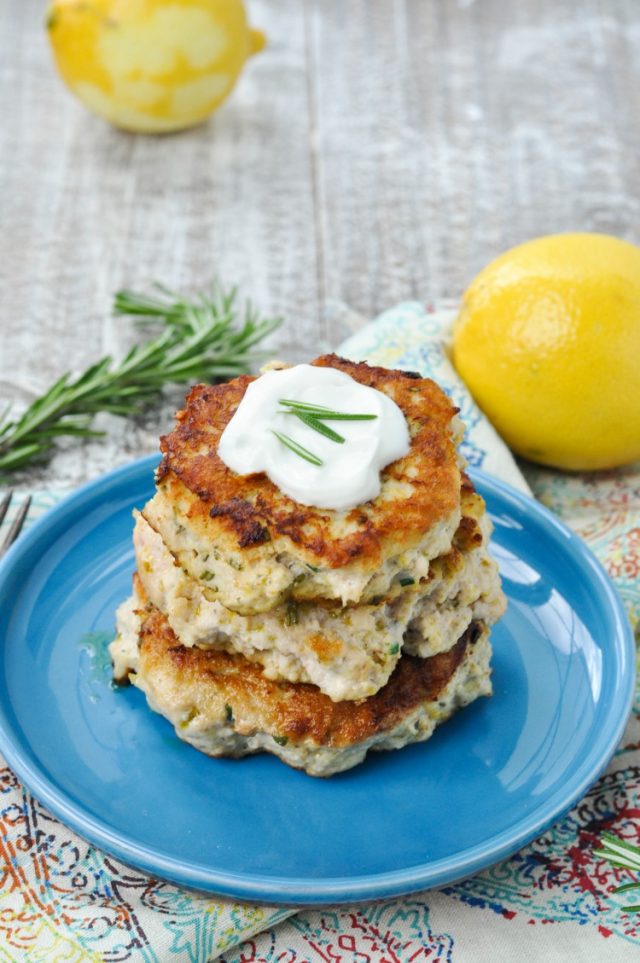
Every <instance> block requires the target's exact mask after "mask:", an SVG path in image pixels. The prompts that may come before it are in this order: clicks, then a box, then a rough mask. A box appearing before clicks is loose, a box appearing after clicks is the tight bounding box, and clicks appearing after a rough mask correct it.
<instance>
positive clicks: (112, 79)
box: [47, 0, 265, 133]
mask: <svg viewBox="0 0 640 963" xmlns="http://www.w3.org/2000/svg"><path fill="white" fill-rule="evenodd" d="M47 29H48V33H49V39H50V41H51V46H52V48H53V53H54V57H55V61H56V64H57V66H58V70H59V71H60V73H61V75H62V77H63V78H64V80H65V81H66V82H67V84H68V85H69V87H70V88H71V90H72V91H73V92H74V93H75V94H76V95H77V96H78V97H79V98H80V100H81V101H82V102H83V103H84V104H85V105H86V106H87V107H88V108H89V109H90V110H92V111H93V112H94V113H96V114H99V115H100V116H101V117H104V118H106V119H107V120H109V121H111V123H112V124H115V125H116V126H117V127H122V128H124V129H125V130H132V131H138V132H142V133H160V132H163V131H172V130H181V129H182V128H184V127H191V126H192V125H193V124H197V123H199V122H200V121H201V120H204V118H205V117H207V116H208V115H209V114H210V113H211V111H212V110H215V108H216V107H217V106H218V105H219V104H221V103H222V101H223V100H224V99H225V97H227V96H228V94H229V93H230V91H231V89H232V87H233V86H234V84H235V82H236V80H237V79H238V75H239V74H240V71H241V70H242V66H243V64H244V62H245V60H246V59H247V57H249V55H250V54H252V53H255V52H256V51H258V50H261V49H262V47H263V46H264V42H265V39H264V34H262V33H261V32H260V31H257V30H252V29H251V28H250V27H249V26H248V25H247V18H246V14H245V10H244V6H243V4H242V0H53V3H51V5H50V6H49V10H48V15H47Z"/></svg>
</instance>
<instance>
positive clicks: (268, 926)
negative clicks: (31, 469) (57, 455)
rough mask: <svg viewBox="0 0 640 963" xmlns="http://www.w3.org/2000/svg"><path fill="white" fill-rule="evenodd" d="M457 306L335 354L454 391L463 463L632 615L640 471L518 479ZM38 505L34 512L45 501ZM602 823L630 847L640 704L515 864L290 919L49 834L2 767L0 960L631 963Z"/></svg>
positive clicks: (639, 765)
mask: <svg viewBox="0 0 640 963" xmlns="http://www.w3.org/2000/svg"><path fill="white" fill-rule="evenodd" d="M454 314H455V307H454V305H452V304H447V303H440V304H438V305H437V306H429V307H427V308H425V306H424V305H422V304H419V303H414V302H409V303H406V304H401V305H398V306H397V307H395V308H393V309H392V310H390V311H387V312H386V313H385V314H383V315H381V316H380V317H379V318H378V319H377V320H376V321H374V322H373V323H371V324H369V325H366V326H365V327H364V328H362V330H360V331H358V332H357V333H356V334H355V335H354V336H353V337H352V338H350V339H349V340H348V341H347V342H346V343H345V344H344V345H342V347H341V348H340V349H339V350H340V352H341V353H342V354H346V355H348V356H350V357H352V358H357V359H359V360H361V359H367V360H370V361H371V362H372V363H376V364H383V365H386V366H389V367H399V368H404V369H408V370H415V371H420V372H422V373H424V374H428V375H430V376H432V377H434V378H435V379H436V380H437V381H438V382H439V383H440V384H441V385H442V386H443V387H444V388H445V389H446V390H447V391H448V392H449V393H450V395H451V396H452V397H453V399H454V401H455V403H456V404H457V405H458V406H459V407H460V409H461V416H462V418H463V419H464V421H465V423H466V425H467V437H466V440H465V443H464V454H465V456H466V458H467V459H468V461H469V462H470V464H471V465H473V466H477V467H482V468H483V469H484V470H485V471H488V472H489V473H491V474H493V475H496V476H498V477H500V478H503V479H504V480H506V481H508V482H509V483H510V484H512V485H514V486H515V487H517V488H520V489H521V490H523V491H526V492H529V491H533V493H534V494H535V496H536V497H538V498H539V499H540V500H541V501H543V502H544V503H545V504H546V505H547V506H548V507H549V508H551V509H552V510H553V511H555V512H556V513H557V514H558V515H560V516H561V517H562V518H563V519H564V520H565V521H566V522H567V523H568V524H569V525H571V526H572V527H573V528H574V529H575V530H576V531H577V532H578V533H579V534H580V535H581V536H582V537H583V538H584V539H585V540H586V541H587V542H588V543H589V545H590V547H591V548H592V550H593V551H594V552H595V554H596V555H597V556H598V557H599V558H600V560H601V561H602V562H603V564H604V565H605V567H606V568H607V570H608V571H609V573H610V575H611V576H612V577H613V578H614V579H615V581H616V583H617V586H618V589H619V591H620V593H621V595H622V598H623V600H624V603H625V606H626V608H627V610H628V612H629V615H630V617H631V620H632V622H633V623H634V624H635V625H637V624H638V621H639V620H640V584H639V581H638V575H640V468H639V466H635V468H634V467H631V468H628V469H624V470H619V471H616V472H607V473H599V474H597V475H594V474H591V475H584V476H580V475H572V476H567V475H563V474H560V473H558V472H553V471H549V470H544V469H537V468H536V469H533V468H531V467H530V466H527V467H526V468H525V467H524V466H522V467H518V465H517V464H516V462H515V461H514V459H513V458H512V456H511V454H510V453H509V451H508V450H507V448H506V447H505V446H504V444H503V442H502V441H501V440H500V438H499V437H498V436H497V435H496V433H495V432H494V431H493V429H492V428H491V426H490V425H489V424H488V423H487V421H486V420H485V419H484V418H483V416H482V414H481V412H480V411H479V410H478V408H477V407H476V406H475V404H474V403H473V400H472V399H471V397H470V396H469V394H468V392H467V391H466V390H465V388H464V386H463V385H462V384H461V383H460V381H459V379H458V378H457V377H456V374H455V372H454V370H453V368H452V366H451V364H450V362H449V358H448V354H447V345H448V337H449V332H450V327H451V321H452V318H453V316H454ZM58 497H59V496H58V495H56V494H55V493H53V492H40V493H37V495H36V498H35V499H34V506H33V509H32V513H31V517H35V515H37V514H39V513H41V512H42V511H44V510H46V509H47V508H49V507H50V506H51V505H53V504H54V503H55V501H56V500H57V498H58ZM605 829H610V830H612V831H614V832H616V833H618V834H620V835H622V836H624V837H625V838H627V839H629V840H630V841H632V842H636V843H638V842H640V700H638V699H636V706H635V710H634V713H633V715H632V717H631V719H630V721H629V724H628V726H627V729H626V732H625V735H624V739H623V741H622V744H621V746H620V748H619V749H618V751H617V753H616V755H615V757H614V759H613V761H612V762H611V764H610V766H609V767H608V769H607V771H606V773H605V774H604V775H603V776H602V778H601V779H600V780H599V781H598V783H597V784H596V785H595V786H594V787H593V788H592V789H591V790H590V791H589V793H588V794H587V796H586V797H585V798H584V799H583V800H582V801H581V802H580V803H579V804H578V805H576V806H575V807H574V808H573V809H572V810H571V812H570V813H568V815H567V816H565V817H564V819H562V820H561V821H559V822H558V823H557V824H556V825H555V826H554V827H552V829H550V830H548V831H547V832H546V833H545V834H544V835H543V836H542V837H540V838H539V839H537V840H536V841H535V842H534V843H532V844H531V845H529V846H527V847H526V848H525V849H523V850H521V851H520V852H519V853H517V854H516V855H515V856H512V857H511V858H510V859H508V860H505V861H504V862H502V863H499V864H498V865H496V866H494V867H492V868H491V869H489V870H486V871H485V872H483V873H479V874H478V875H476V876H474V877H473V878H471V879H468V880H465V881H464V882H462V883H458V884H457V885H455V886H449V887H445V888H444V889H441V890H437V891H431V892H427V893H421V894H418V895H416V896H411V897H407V898H404V899H398V900H395V901H393V902H387V903H382V904H381V903H373V904H369V905H365V906H358V907H336V908H333V909H331V910H313V911H304V912H298V913H294V911H292V910H286V909H284V910H279V909H277V908H274V907H268V906H248V905H242V904H238V903H234V902H231V901H228V900H222V899H211V898H208V897H206V896H201V895H197V894H194V893H191V892H187V891H185V890H183V889H181V888H179V887H177V886H173V885H171V884H169V883H161V882H158V881H156V880H153V879H150V878H149V877H147V876H145V875H144V874H142V873H139V872H138V871H136V870H132V869H129V868H128V867H126V866H124V865H123V864H122V863H120V862H119V861H118V860H115V859H111V858H110V857H108V856H106V855H105V854H103V853H101V852H99V851H97V850H96V849H94V848H93V847H92V846H90V845H89V844H88V843H86V842H84V841H83V840H81V839H80V838H79V837H77V836H76V835H75V834H74V833H72V832H71V831H70V830H68V829H67V828H66V827H64V826H63V825H62V824H61V823H59V822H58V821H57V820H56V819H55V818H54V817H53V816H52V815H51V814H50V813H48V812H47V811H46V810H45V809H44V808H43V807H42V806H41V805H40V804H39V803H38V802H37V800H35V799H34V798H33V797H32V796H31V795H30V794H29V793H28V792H27V791H26V790H25V789H24V788H23V787H22V786H21V785H20V783H19V782H18V780H17V779H16V777H15V776H14V775H13V773H12V772H11V770H10V769H9V768H8V767H7V766H6V765H4V764H3V763H2V760H1V759H0V846H1V848H2V852H1V871H2V876H1V878H0V963H6V961H14V960H15V961H23V960H24V961H34V963H35V961H43V963H45V961H46V963H50V961H51V963H55V961H63V960H64V961H73V963H75V961H78V963H79V961H84V960H91V961H96V963H97V961H110V963H121V961H123V963H124V961H131V963H142V961H145V963H164V961H176V963H183V961H184V963H208V961H212V960H214V959H217V958H219V959H220V960H221V961H224V963H316V961H317V963H419V961H422V960H429V961H433V960H447V961H454V963H481V961H484V960H513V959H518V960H519V961H521V963H526V961H532V963H533V961H535V963H538V961H541V960H544V961H547V960H549V961H552V963H554V961H558V963H560V961H563V963H564V961H565V960H566V959H567V958H571V959H572V960H573V961H578V963H581V961H585V963H586V961H589V963H590V961H598V963H601V961H602V963H607V961H611V963H614V961H615V963H625V961H627V960H629V961H631V960H635V961H637V959H638V944H639V943H640V914H633V915H628V914H625V912H624V905H625V903H628V902H629V900H628V898H626V897H625V896H616V895H615V894H613V892H612V891H613V889H614V888H615V886H616V885H618V884H619V883H620V882H622V881H625V882H626V881H627V880H628V876H627V874H626V873H625V872H624V871H620V870H614V869H612V868H611V867H610V866H609V865H608V864H605V863H603V862H602V861H598V860H595V859H594V857H593V855H592V848H593V846H594V844H595V842H596V841H597V839H598V838H599V836H600V834H601V833H602V831H603V830H605Z"/></svg>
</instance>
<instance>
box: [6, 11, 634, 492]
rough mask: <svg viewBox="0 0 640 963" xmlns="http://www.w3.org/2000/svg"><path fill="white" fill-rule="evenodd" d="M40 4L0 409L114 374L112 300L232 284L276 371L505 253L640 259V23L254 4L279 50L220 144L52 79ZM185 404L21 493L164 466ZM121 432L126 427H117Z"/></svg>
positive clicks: (20, 51)
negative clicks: (281, 361)
mask: <svg viewBox="0 0 640 963" xmlns="http://www.w3.org/2000/svg"><path fill="white" fill-rule="evenodd" d="M43 6H44V5H43V3H42V2H41V0H0V77H1V78H2V80H1V83H0V117H1V118H2V123H1V124H0V184H1V188H2V190H1V193H0V204H1V208H2V228H3V230H2V235H1V237H0V245H1V249H0V277H1V281H2V287H1V301H0V312H1V314H0V397H4V398H7V399H15V400H16V401H18V402H24V401H26V400H29V399H30V398H31V397H33V395H34V393H37V392H39V391H41V390H42V389H43V388H45V387H46V386H47V385H48V384H50V383H51V381H52V380H53V379H54V378H55V377H57V376H58V375H59V374H60V373H62V372H63V371H65V370H67V369H75V370H80V369H81V368H82V367H83V366H85V365H86V364H87V363H88V362H89V361H91V360H95V359H96V358H97V357H98V356H100V355H102V354H104V353H105V352H113V353H116V354H117V353H119V352H121V351H122V350H123V349H124V347H125V346H126V344H127V343H129V341H130V339H131V337H132V326H131V325H130V324H129V323H128V322H127V321H123V320H119V319H114V318H112V317H111V316H110V304H111V298H112V295H113V292H114V291H115V290H116V289H117V288H119V287H121V286H123V285H127V286H129V287H144V286H145V285H147V284H148V282H150V281H151V280H153V279H156V278H157V279H161V280H162V281H164V282H165V283H167V284H169V285H173V286H177V287H184V288H187V289H188V288H189V287H192V286H197V285H198V284H201V283H203V282H205V281H207V280H208V279H210V278H211V277H212V275H214V274H216V273H217V274H219V275H220V276H221V277H222V278H223V279H224V280H226V281H227V282H229V283H238V284H239V285H240V286H241V289H242V291H243V292H244V293H246V294H247V295H251V296H252V297H253V298H254V300H255V301H256V302H257V303H258V304H259V305H260V307H261V308H262V309H264V311H269V312H278V313H282V314H283V315H284V316H285V318H286V323H285V324H284V326H283V328H282V329H281V331H280V332H279V334H278V335H276V336H275V338H274V346H273V347H274V353H276V354H278V355H280V356H286V357H287V358H289V359H291V360H302V359H306V358H309V357H310V356H313V355H315V354H316V353H318V351H321V350H325V349H327V348H329V347H332V346H334V345H336V344H338V343H339V342H340V340H341V339H342V338H343V337H344V336H345V334H346V333H347V331H346V329H345V326H344V323H343V322H341V321H340V316H339V315H336V314H335V313H332V312H327V310H326V307H327V303H328V302H329V301H330V300H332V299H341V300H344V301H346V302H348V303H349V304H350V305H351V306H352V307H353V308H354V309H355V310H356V311H357V312H359V313H360V314H362V315H363V316H366V317H369V316H373V315H375V314H376V313H377V312H378V311H380V310H382V309H383V308H385V307H388V306H389V305H391V304H392V303H394V302H396V301H398V300H401V299H405V298H407V297H418V298H424V299H427V298H432V297H439V296H457V295H458V294H459V293H460V292H461V291H462V289H463V288H464V286H465V285H466V284H467V283H468V282H469V280H470V279H471V278H472V277H473V275H474V274H475V273H476V272H477V271H478V270H479V269H480V268H481V267H482V266H483V265H484V264H485V263H486V262H487V261H489V260H490V259H491V258H493V257H494V256H495V255H496V254H498V253H499V252H500V251H502V250H503V249H505V248H507V247H510V246H511V245H513V244H516V243H518V242H519V241H522V240H525V239H527V238H529V237H532V236H535V235H539V234H545V233H550V232H555V231H564V230H575V229H579V230H595V231H605V232H610V233H614V234H618V235H620V236H621V237H625V238H628V239H630V240H635V241H639V240H640V227H639V225H640V160H639V158H640V4H639V3H638V2H637V0H611V2H608V3H603V2H598V0H584V2H582V3H580V4H578V3H576V2H575V0H535V2H534V0H520V2H518V3H512V4H509V3H505V2H504V0H475V2H474V0H458V2H455V0H308V2H304V0H255V2H251V3H250V11H251V18H252V20H253V22H254V23H255V25H256V26H261V27H264V29H265V30H266V31H267V33H268V36H269V46H268V47H267V49H266V50H265V51H264V52H263V53H262V54H260V55H259V56H258V57H256V58H255V59H254V60H252V61H251V62H250V63H249V64H248V66H247V68H246V70H245V73H244V75H243V76H242V78H241V81H240V83H239V85H238V87H237V88H236V90H235V92H234V94H233V96H232V98H231V99H230V100H229V101H228V102H227V103H226V104H225V105H224V107H223V108H222V109H221V110H220V111H219V112H218V113H217V114H216V115H215V116H214V117H213V118H212V119H211V120H210V121H209V122H208V123H207V124H205V125H203V126H201V127H199V128H197V129H194V130H192V131H189V132H186V133H182V134H178V135H172V136H166V137H143V136H132V135H128V134H124V133H121V132H118V131H116V130H113V129H111V128H110V127H109V126H107V125H106V124H105V123H103V122H102V121H101V120H99V119H97V118H94V117H93V116H91V115H90V114H89V113H87V112H86V110H85V109H84V108H83V107H82V106H81V105H80V104H78V103H77V102H76V101H75V100H74V99H73V98H72V97H71V95H70V94H69V93H68V92H67V90H66V89H65V88H64V87H63V85H62V83H61V82H60V81H59V79H58V77H57V75H56V74H55V72H54V69H53V66H52V62H51V58H50V55H49V51H48V48H47V40H46V36H45V32H44V29H43V26H42V20H43ZM174 402H175V398H173V399H169V401H168V402H167V405H165V406H164V407H163V408H162V410H161V411H158V412H156V413H153V414H149V415H148V416H147V417H145V418H142V419H140V420H139V421H138V422H137V423H136V424H135V425H131V424H122V423H118V424H116V425H114V424H112V423H110V424H109V427H110V429H111V436H110V438H111V440H110V442H109V443H108V444H99V443H97V444H86V445H81V446H77V445H76V446H73V447H72V448H71V449H70V450H69V451H67V452H63V453H62V454H60V455H59V456H57V457H56V458H55V459H54V460H53V462H51V463H50V464H49V466H47V467H46V468H38V469H34V470H31V471H29V472H28V473H25V474H24V475H23V476H21V479H20V482H21V484H22V486H23V487H25V488H29V487H35V486H43V485H73V484H77V483H78V482H80V481H83V480H84V479H86V478H88V477H92V476H94V475H96V474H98V473H99V472H101V471H103V470H105V469H107V468H109V467H112V466H113V465H114V464H117V463H120V462H123V461H126V460H128V459H130V458H131V457H133V456H134V455H137V454H140V453H142V452H144V451H152V450H154V448H155V447H156V438H157V434H158V432H159V430H160V429H161V428H162V427H166V426H167V424H168V419H169V414H170V410H171V407H172V405H173V404H174ZM114 421H115V420H114Z"/></svg>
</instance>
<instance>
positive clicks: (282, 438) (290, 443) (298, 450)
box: [271, 428, 324, 465]
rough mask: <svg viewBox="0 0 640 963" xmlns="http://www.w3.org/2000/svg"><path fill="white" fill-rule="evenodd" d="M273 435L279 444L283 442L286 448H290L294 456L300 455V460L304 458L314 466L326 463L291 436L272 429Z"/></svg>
mask: <svg viewBox="0 0 640 963" xmlns="http://www.w3.org/2000/svg"><path fill="white" fill-rule="evenodd" d="M271 431H272V433H273V434H274V435H275V436H276V438H277V439H278V441H279V442H281V443H282V444H283V445H284V446H285V448H288V449H289V450H290V451H292V452H294V454H296V455H299V456H300V458H304V460H305V461H308V462H310V463H311V464H312V465H322V464H324V462H323V461H322V459H321V458H318V456H317V455H314V454H313V452H312V451H309V449H308V448H304V447H303V446H302V445H299V444H298V442H297V441H294V440H293V438H290V437H289V435H283V434H282V432H280V431H276V430H275V428H272V429H271Z"/></svg>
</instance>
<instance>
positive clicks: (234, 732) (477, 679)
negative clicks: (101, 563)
mask: <svg viewBox="0 0 640 963" xmlns="http://www.w3.org/2000/svg"><path fill="white" fill-rule="evenodd" d="M138 605H139V606H143V607H142V608H138V610H137V620H138V621H137V634H138V638H137V639H136V640H135V642H134V643H133V646H131V638H130V639H129V644H130V649H131V651H132V652H133V649H134V648H137V652H136V654H135V656H134V658H135V661H136V668H135V672H134V673H132V675H131V681H132V682H133V683H134V685H136V686H137V687H138V688H140V689H141V690H142V691H143V692H144V693H145V695H146V698H147V701H148V703H149V706H150V707H151V708H152V709H153V710H154V711H156V712H158V713H160V714H161V715H163V716H164V717H165V718H167V719H168V720H169V722H171V723H172V724H173V725H174V727H175V730H176V733H177V735H178V736H179V737H180V738H181V739H184V740H185V741H187V742H190V743H191V744H192V745H194V746H195V747H196V748H198V749H200V750H201V751H204V752H206V753H208V754H209V755H214V756H216V755H218V756H224V755H232V756H239V755H246V754H251V753H254V752H261V751H267V752H272V753H275V754H276V755H278V756H280V757H281V758H283V759H284V761H286V762H287V763H288V764H289V765H293V766H295V767H297V768H302V769H305V770H306V771H307V772H309V773H310V774H311V775H331V774H333V773H335V772H339V771H341V770H343V769H346V768H350V767H351V766H353V765H356V764H357V763H358V762H360V761H362V759H363V758H364V756H365V755H366V753H367V752H368V751H369V749H392V748H400V747H401V746H403V745H406V744H408V743H409V742H417V741H424V740H425V739H427V738H429V736H430V735H431V734H432V732H433V730H434V728H435V726H436V725H437V724H438V723H440V722H442V721H444V720H445V719H447V718H449V717H450V715H451V714H452V713H453V712H454V711H455V710H456V709H457V708H459V707H461V706H463V705H466V704H468V703H469V702H471V701H473V700H474V699H475V698H477V697H478V696H480V695H488V694H490V692H491V684H490V670H489V658H490V646H489V642H488V633H487V629H486V627H485V626H483V625H482V624H481V623H473V625H472V626H470V627H469V628H468V629H467V631H466V632H465V633H464V634H463V636H462V637H461V638H460V639H459V640H458V641H457V642H456V643H455V644H454V645H453V646H452V647H451V648H450V649H449V650H448V651H447V652H444V653H441V654H439V655H437V656H434V657H432V658H430V659H420V658H414V657H411V656H405V657H404V658H403V659H401V660H400V662H399V663H398V665H397V666H396V669H395V671H394V673H393V675H392V676H391V678H390V680H389V682H388V683H387V685H386V686H384V687H383V688H382V689H381V690H380V691H379V692H378V693H376V695H374V696H371V697H370V698H368V699H363V700H358V701H357V702H342V703H335V702H332V701H331V700H330V699H329V698H328V697H327V696H325V695H323V694H322V693H321V692H319V690H318V689H317V688H316V687H315V686H311V685H306V684H294V683H290V682H282V681H273V680H269V679H267V678H266V677H265V675H264V673H263V672H262V671H261V669H260V668H259V667H258V666H256V665H255V664H253V663H250V662H248V661H247V660H246V659H244V657H243V656H240V655H231V654H229V653H226V652H219V651H216V650H203V649H198V648H190V649H189V648H186V647H185V646H182V645H180V644H179V642H178V640H177V639H176V637H175V635H174V633H173V632H172V630H171V628H170V626H169V624H168V622H167V620H166V618H165V617H164V616H163V615H162V614H161V613H160V612H158V611H157V610H156V609H154V608H153V606H151V605H150V604H149V603H148V602H145V600H144V596H143V593H142V598H139V599H138ZM130 612H131V609H129V614H128V615H127V618H126V629H125V631H128V632H129V633H131V632H132V621H131V618H130ZM135 632H136V627H135V626H134V627H133V633H134V634H135ZM126 645H127V640H126V639H125V640H124V641H123V640H122V639H121V641H120V646H121V648H122V647H123V646H124V647H125V648H126Z"/></svg>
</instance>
